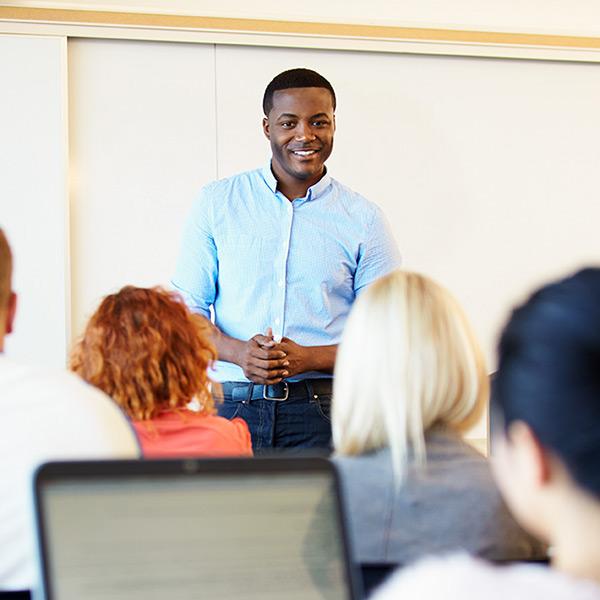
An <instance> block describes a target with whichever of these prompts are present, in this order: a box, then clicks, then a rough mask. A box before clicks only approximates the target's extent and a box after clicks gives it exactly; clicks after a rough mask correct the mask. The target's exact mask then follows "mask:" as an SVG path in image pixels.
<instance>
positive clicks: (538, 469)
mask: <svg viewBox="0 0 600 600" xmlns="http://www.w3.org/2000/svg"><path fill="white" fill-rule="evenodd" d="M507 438H508V440H507V441H508V443H509V445H510V447H511V450H512V452H514V454H515V457H516V459H517V460H518V463H519V465H520V466H521V470H522V471H523V474H524V476H525V477H526V478H527V480H528V481H529V482H531V484H532V485H535V486H536V487H544V486H545V485H546V484H547V483H548V482H549V481H550V476H551V464H550V456H549V455H548V453H547V452H546V450H545V449H544V447H543V446H542V444H541V443H540V441H539V440H538V439H537V437H536V435H535V433H533V431H532V430H531V428H530V427H529V425H527V424H526V423H524V422H523V421H515V422H514V423H511V424H510V426H509V428H508V431H507Z"/></svg>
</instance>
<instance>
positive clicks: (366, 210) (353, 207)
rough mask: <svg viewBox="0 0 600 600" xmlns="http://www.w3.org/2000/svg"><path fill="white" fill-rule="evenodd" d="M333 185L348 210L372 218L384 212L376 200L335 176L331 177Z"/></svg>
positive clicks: (338, 198) (337, 195)
mask: <svg viewBox="0 0 600 600" xmlns="http://www.w3.org/2000/svg"><path fill="white" fill-rule="evenodd" d="M331 187H332V189H333V191H334V197H335V198H336V200H337V201H338V202H340V203H341V204H342V205H343V206H344V208H345V209H346V210H348V211H351V212H353V213H361V214H363V215H365V217H366V218H368V219H370V220H372V219H373V218H374V217H378V216H379V215H381V214H383V213H382V210H381V208H380V207H379V206H378V205H377V204H376V203H375V202H373V201H372V200H369V199H368V198H367V197H366V196H364V195H363V194H361V193H360V192H357V191H356V190H353V189H352V188H350V187H348V186H347V185H345V184H343V183H341V182H340V181H338V180H337V179H334V178H333V177H332V178H331Z"/></svg>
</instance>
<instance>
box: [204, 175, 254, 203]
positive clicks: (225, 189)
mask: <svg viewBox="0 0 600 600" xmlns="http://www.w3.org/2000/svg"><path fill="white" fill-rule="evenodd" d="M263 171H264V169H262V168H259V169H252V170H250V171H243V172H241V173H236V174H235V175H230V176H229V177H222V178H221V179H215V180H214V181H211V182H210V183H207V184H206V185H204V186H203V187H202V189H201V190H200V197H205V198H219V199H222V198H224V197H227V195H228V194H229V193H230V192H232V191H235V190H239V189H245V188H247V187H256V186H257V185H261V184H262V183H263V182H264V177H263Z"/></svg>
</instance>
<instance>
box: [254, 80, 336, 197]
mask: <svg viewBox="0 0 600 600" xmlns="http://www.w3.org/2000/svg"><path fill="white" fill-rule="evenodd" d="M263 130H264V133H265V135H266V137H267V138H268V139H269V141H270V142H271V151H272V153H273V160H272V168H273V172H274V174H275V176H276V177H277V179H278V181H279V184H280V187H281V188H282V190H283V189H285V188H286V187H288V188H297V187H298V185H300V186H301V187H304V188H305V189H308V187H310V186H311V185H314V184H315V183H316V182H317V181H319V179H320V178H321V177H322V176H323V173H324V163H325V161H326V160H327V159H328V158H329V155H330V154H331V150H332V148H333V134H334V131H335V117H334V114H333V98H332V96H331V94H330V92H329V90H327V89H325V88H318V87H307V88H289V89H287V90H278V91H276V92H275V93H274V94H273V108H272V109H271V110H270V112H269V114H268V116H267V117H265V118H264V119H263ZM284 193H285V192H284Z"/></svg>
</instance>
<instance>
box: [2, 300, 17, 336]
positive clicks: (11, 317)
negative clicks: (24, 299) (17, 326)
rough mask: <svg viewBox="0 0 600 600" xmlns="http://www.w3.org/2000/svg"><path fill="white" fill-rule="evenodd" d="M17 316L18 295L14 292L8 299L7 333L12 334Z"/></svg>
mask: <svg viewBox="0 0 600 600" xmlns="http://www.w3.org/2000/svg"><path fill="white" fill-rule="evenodd" d="M16 314H17V295H16V294H15V293H14V292H11V293H10V298H9V299H8V306H7V310H6V325H5V331H6V333H12V331H13V326H14V323H15V315H16Z"/></svg>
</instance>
